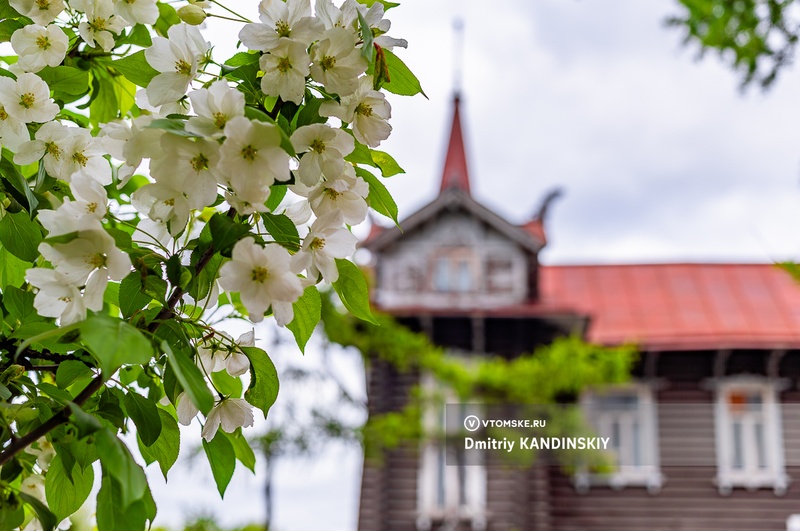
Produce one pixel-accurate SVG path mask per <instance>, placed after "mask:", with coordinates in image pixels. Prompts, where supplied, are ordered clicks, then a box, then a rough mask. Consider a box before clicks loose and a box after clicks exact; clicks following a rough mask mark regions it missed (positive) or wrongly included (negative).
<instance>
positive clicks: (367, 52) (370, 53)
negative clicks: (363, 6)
mask: <svg viewBox="0 0 800 531" xmlns="http://www.w3.org/2000/svg"><path fill="white" fill-rule="evenodd" d="M356 13H358V26H359V27H360V29H361V41H362V42H363V44H362V45H361V56H362V57H363V58H364V59H366V60H367V63H368V64H372V62H373V61H374V60H375V46H373V45H372V28H370V27H369V22H367V20H366V19H365V18H364V15H363V14H362V13H361V11H359V10H356Z"/></svg>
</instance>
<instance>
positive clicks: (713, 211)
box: [156, 0, 800, 531]
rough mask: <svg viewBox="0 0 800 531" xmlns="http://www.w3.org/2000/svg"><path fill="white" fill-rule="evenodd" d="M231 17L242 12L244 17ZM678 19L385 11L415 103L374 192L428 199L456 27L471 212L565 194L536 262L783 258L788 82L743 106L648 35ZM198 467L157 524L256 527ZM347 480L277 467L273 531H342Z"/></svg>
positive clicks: (727, 80)
mask: <svg viewBox="0 0 800 531" xmlns="http://www.w3.org/2000/svg"><path fill="white" fill-rule="evenodd" d="M236 4H238V5H240V6H242V5H249V6H250V8H249V13H251V14H252V13H255V6H256V1H255V0H248V1H247V2H236ZM676 5H677V2H676V1H675V0H648V1H642V0H581V1H578V0H535V1H530V0H517V1H513V0H495V1H493V2H487V1H485V0H484V1H480V2H478V1H476V0H436V1H435V2H432V1H423V0H408V1H405V2H403V5H402V6H401V7H400V8H397V9H395V10H392V11H391V12H390V15H391V16H390V18H391V20H392V21H393V27H392V31H391V35H393V36H396V37H403V38H406V39H408V41H409V49H408V50H400V51H399V53H398V55H400V57H401V58H403V59H404V60H405V61H406V63H407V64H408V65H409V66H410V67H411V68H412V69H413V70H414V72H415V73H416V74H417V75H418V77H419V78H420V80H421V82H422V86H423V88H424V89H425V91H426V93H427V94H428V96H429V97H430V100H426V99H425V98H422V97H415V98H403V97H390V101H391V103H392V105H393V115H394V117H393V120H392V124H393V126H394V134H393V136H392V137H391V138H390V139H389V141H387V142H385V143H384V144H383V145H382V147H381V148H382V149H385V150H387V151H389V152H390V153H392V154H393V155H394V156H395V157H396V158H397V160H398V161H399V162H400V164H401V165H402V166H403V167H404V168H405V169H406V170H407V174H406V175H401V176H396V177H392V178H391V179H389V180H388V186H389V189H390V190H391V192H392V193H393V195H394V196H395V198H396V199H397V202H398V204H399V206H400V211H401V217H406V216H408V215H409V214H411V213H412V212H414V210H416V209H417V208H418V207H420V206H422V205H423V204H424V203H426V202H427V201H429V200H431V199H432V198H433V197H434V196H435V194H436V191H437V190H438V184H439V176H440V172H441V166H442V163H443V157H444V153H443V150H444V146H445V143H446V140H447V134H448V132H449V127H450V114H451V99H452V91H453V74H452V72H453V67H452V65H453V41H454V39H453V32H452V29H451V27H452V20H453V18H454V17H455V16H460V17H461V18H463V20H464V25H465V52H464V77H463V82H462V92H463V114H462V117H463V118H462V119H463V122H464V124H465V128H466V137H467V142H468V150H469V162H470V164H471V173H472V179H473V180H472V186H473V191H474V195H475V196H476V198H477V199H478V200H479V201H481V202H483V203H484V204H486V205H487V206H490V207H492V208H495V209H496V210H497V211H498V212H499V213H501V214H502V215H504V216H506V217H508V218H509V219H511V220H512V221H524V220H525V219H526V218H527V217H528V216H529V215H530V214H531V213H532V212H533V211H534V210H535V208H536V207H537V206H538V203H539V201H540V198H541V197H542V196H543V195H544V194H545V193H546V191H547V190H549V189H550V188H552V187H554V186H561V187H563V188H564V189H565V191H566V194H565V196H564V197H563V199H562V200H560V201H559V202H558V203H556V204H555V205H554V207H553V209H552V210H551V214H552V215H551V217H550V219H549V220H548V221H549V224H548V227H547V230H548V237H549V243H548V246H547V247H546V249H545V251H544V252H543V254H542V260H543V261H544V262H545V263H547V264H555V263H613V262H654V261H655V262H663V261H747V262H753V261H755V262H765V261H771V260H781V259H787V258H797V256H798V255H799V254H800V252H799V251H800V237H798V231H797V227H798V226H800V209H798V199H799V198H800V195H799V194H798V184H800V171H799V170H800V164H799V162H800V142H798V130H797V129H798V127H799V125H798V124H800V120H798V118H800V116H799V114H800V110H799V108H800V107H799V106H798V100H799V99H800V96H798V94H800V91H798V80H799V79H800V78H799V77H798V76H799V74H798V70H799V69H797V68H795V69H792V70H791V71H787V72H784V73H783V74H782V75H781V77H780V79H779V81H778V83H777V85H776V86H775V87H774V88H773V89H772V90H771V91H770V92H769V93H766V94H765V93H762V92H761V91H759V90H758V89H750V90H749V91H747V92H746V93H744V94H742V93H741V92H740V91H739V90H738V85H739V77H738V75H735V74H733V73H732V72H731V71H730V70H729V69H728V67H726V66H724V65H723V64H722V63H721V62H720V61H719V60H718V59H717V58H716V56H711V55H710V56H709V57H708V58H706V59H705V60H703V61H701V62H696V61H694V58H695V55H696V50H695V49H692V48H688V49H687V48H684V47H682V46H681V37H682V36H681V34H680V33H679V32H678V31H677V30H674V29H667V28H665V27H664V25H663V21H664V19H665V17H666V16H667V15H668V14H671V13H675V12H676V11H677V8H676ZM212 29H216V33H211V34H210V35H212V37H211V38H212V40H214V44H219V45H220V47H221V48H224V47H225V44H224V42H223V41H222V40H221V39H222V37H221V34H222V32H230V33H228V36H227V37H226V40H227V41H230V40H231V38H230V37H232V36H233V35H234V34H235V31H236V29H231V27H230V26H225V27H222V28H219V27H218V28H212ZM261 335H262V337H266V336H267V334H266V332H263V333H262V334H261ZM273 354H274V352H273ZM281 355H285V356H289V357H297V359H299V363H301V364H309V365H311V364H313V360H314V359H315V355H314V354H313V353H310V354H307V355H306V357H305V358H302V359H301V358H299V354H296V353H294V352H293V351H287V352H285V353H282V354H281ZM285 361H286V360H279V363H283V362H285ZM343 370H344V371H345V372H348V374H349V381H351V382H354V383H355V384H358V383H359V382H361V381H362V380H363V375H362V374H361V373H360V369H359V367H358V365H357V364H352V363H351V364H350V365H348V366H346V367H345V368H344V369H343ZM282 399H283V400H285V399H286V397H285V396H283V397H282ZM282 399H279V404H280V401H281V400H282ZM184 438H185V439H189V438H192V436H191V435H190V434H189V433H187V434H186V435H185V436H184ZM193 439H194V440H195V441H198V440H199V439H198V437H193ZM206 467H207V465H206V464H204V463H203V462H202V461H198V463H197V465H195V468H194V471H192V472H188V471H186V468H185V467H184V468H182V469H180V470H176V471H175V476H174V477H172V478H171V482H170V485H169V487H165V488H159V489H157V492H156V499H157V500H164V501H162V503H161V505H160V515H161V516H160V521H161V522H162V523H172V524H175V523H177V522H179V521H180V520H181V519H182V517H183V516H184V515H185V514H187V513H188V514H191V513H192V512H196V511H197V510H199V509H205V510H208V511H216V512H217V513H218V514H219V516H220V517H222V519H223V520H224V521H225V522H226V523H228V524H232V523H242V522H247V521H252V520H260V519H261V518H262V517H263V506H262V505H261V489H262V482H261V481H260V479H258V478H253V477H252V476H251V475H249V473H244V472H243V471H241V470H239V471H237V476H236V477H235V479H234V483H233V486H232V487H231V491H230V492H229V494H228V496H227V497H226V503H225V504H221V503H218V502H216V501H215V499H216V494H215V490H214V487H213V484H212V483H211V479H210V472H203V471H204V470H205V469H206ZM359 477H360V455H359V453H358V449H351V450H349V451H348V450H346V449H342V448H335V449H333V450H331V451H330V452H328V453H327V454H325V455H324V456H322V457H321V458H319V459H317V460H315V461H311V462H304V463H293V462H286V463H283V464H279V466H278V469H277V476H276V479H275V487H274V488H275V516H276V522H275V523H276V529H278V530H280V531H305V530H314V531H318V530H321V529H325V530H332V531H336V530H342V531H351V530H354V529H355V526H356V517H357V508H358V489H359V484H358V482H359ZM203 483H205V484H207V485H208V487H207V489H205V490H203V489H200V488H199V485H201V484H203ZM206 491H207V492H206ZM164 496H167V498H164ZM167 500H169V501H167Z"/></svg>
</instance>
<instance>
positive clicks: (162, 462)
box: [139, 409, 181, 480]
mask: <svg viewBox="0 0 800 531" xmlns="http://www.w3.org/2000/svg"><path fill="white" fill-rule="evenodd" d="M158 416H159V417H160V418H161V435H159V436H158V439H156V442H154V443H153V444H152V445H151V446H145V445H144V444H141V442H142V441H141V439H140V440H139V442H140V444H139V450H140V451H141V453H142V457H143V458H144V460H145V462H146V463H147V464H148V465H149V464H150V463H152V462H154V461H158V466H159V467H161V473H162V474H164V479H165V480H166V479H167V473H168V472H169V469H170V468H172V465H174V464H175V461H177V460H178V454H179V453H180V449H181V431H180V429H179V428H178V422H177V421H176V420H175V419H174V418H173V417H172V415H170V414H169V413H167V412H166V411H164V410H163V409H159V410H158Z"/></svg>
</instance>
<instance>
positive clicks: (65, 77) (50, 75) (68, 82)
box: [36, 66, 89, 96]
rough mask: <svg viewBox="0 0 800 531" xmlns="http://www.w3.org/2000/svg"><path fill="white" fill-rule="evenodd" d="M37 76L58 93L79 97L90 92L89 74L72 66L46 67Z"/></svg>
mask: <svg viewBox="0 0 800 531" xmlns="http://www.w3.org/2000/svg"><path fill="white" fill-rule="evenodd" d="M36 75H38V76H39V77H41V78H42V79H43V80H44V81H46V82H47V85H48V86H49V87H50V90H53V91H56V92H63V93H65V94H72V95H74V96H79V95H81V94H85V93H86V91H88V90H89V72H87V71H86V70H81V69H79V68H75V67H72V66H57V67H55V68H53V67H51V66H46V67H44V68H43V69H41V70H40V71H39V72H37V73H36Z"/></svg>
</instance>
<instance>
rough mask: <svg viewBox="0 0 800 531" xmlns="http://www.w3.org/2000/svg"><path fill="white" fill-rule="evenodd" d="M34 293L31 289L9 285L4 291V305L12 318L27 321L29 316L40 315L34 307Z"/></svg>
mask: <svg viewBox="0 0 800 531" xmlns="http://www.w3.org/2000/svg"><path fill="white" fill-rule="evenodd" d="M34 298H35V297H34V295H33V293H31V292H30V291H23V290H21V289H19V288H16V287H14V286H8V287H7V288H6V289H5V291H4V292H3V306H5V308H6V310H7V311H8V315H9V317H11V319H12V320H17V321H19V322H23V321H26V320H27V319H28V318H29V317H34V319H35V318H36V316H37V315H38V314H37V313H36V310H35V309H34V307H33V300H34Z"/></svg>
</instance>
